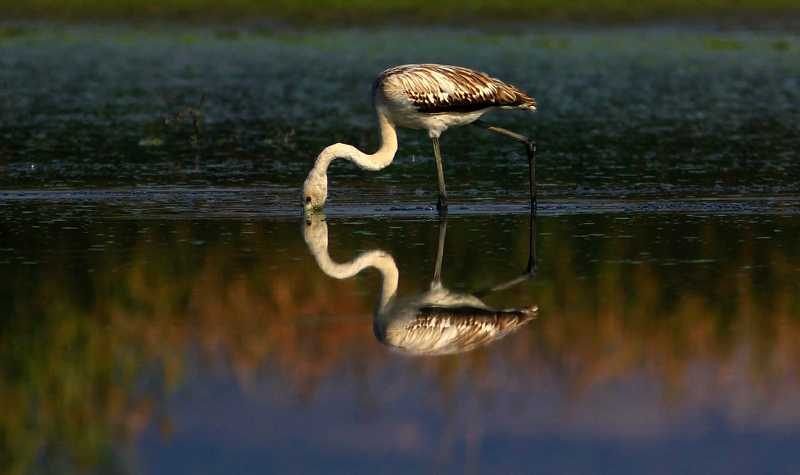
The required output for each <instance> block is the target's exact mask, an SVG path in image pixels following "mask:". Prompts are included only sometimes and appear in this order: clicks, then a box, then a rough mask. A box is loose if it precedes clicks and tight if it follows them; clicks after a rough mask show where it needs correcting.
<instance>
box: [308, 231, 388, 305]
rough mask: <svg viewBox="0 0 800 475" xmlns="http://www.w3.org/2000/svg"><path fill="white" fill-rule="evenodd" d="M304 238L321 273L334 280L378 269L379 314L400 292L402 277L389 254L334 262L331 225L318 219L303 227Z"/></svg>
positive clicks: (373, 253)
mask: <svg viewBox="0 0 800 475" xmlns="http://www.w3.org/2000/svg"><path fill="white" fill-rule="evenodd" d="M303 237H304V238H305V241H306V244H307V245H308V250H309V251H311V254H312V255H313V256H314V259H316V261H317V265H319V268H320V269H322V272H324V273H326V274H327V275H329V276H331V277H333V278H335V279H347V278H350V277H353V276H354V275H356V274H358V273H359V272H361V271H362V270H364V269H366V268H367V267H374V268H375V269H377V270H378V271H379V272H380V273H381V277H382V279H381V280H382V283H381V298H380V306H379V309H378V311H379V312H382V311H383V310H384V309H385V308H386V306H387V305H388V304H389V302H390V301H391V300H392V298H393V297H394V295H395V294H396V293H397V283H398V281H399V279H400V274H399V272H398V270H397V264H395V261H394V258H392V256H391V255H390V254H389V253H387V252H384V251H381V250H377V249H376V250H373V251H367V252H365V253H363V254H360V255H359V256H358V257H356V258H355V259H353V260H351V261H349V262H345V263H341V264H340V263H338V262H334V261H333V259H331V256H330V254H329V252H328V225H327V224H326V223H325V221H324V218H320V217H317V216H315V217H314V218H312V219H310V220H309V221H307V222H306V225H305V227H304V228H303Z"/></svg>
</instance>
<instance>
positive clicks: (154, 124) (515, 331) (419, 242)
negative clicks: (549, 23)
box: [0, 25, 800, 474]
mask: <svg viewBox="0 0 800 475" xmlns="http://www.w3.org/2000/svg"><path fill="white" fill-rule="evenodd" d="M9 31H11V32H12V33H13V34H0V223H2V224H0V281H2V282H3V285H2V286H0V318H1V319H0V407H1V408H2V411H0V473H9V474H24V473H152V474H161V473H164V474H167V473H170V474H171V473H209V474H211V473H265V472H266V473H272V472H278V473H286V472H288V473H296V472H313V473H330V472H334V473H368V472H369V473H372V472H381V473H384V472H385V473H408V472H415V473H417V472H432V473H440V472H443V473H463V472H471V473H481V472H482V473H521V472H524V473H530V472H534V473H643V472H644V473H704V474H705V473H725V474H728V473H787V474H789V473H796V472H797V471H798V470H799V469H800V457H798V455H797V450H796V447H797V446H798V445H800V379H799V378H800V240H798V238H797V236H798V234H799V233H800V165H798V156H797V150H798V147H799V146H800V139H798V137H799V136H800V135H798V132H800V125H799V124H800V121H799V120H798V119H800V111H799V109H798V107H797V105H798V104H800V38H798V37H797V35H796V34H795V33H793V32H787V31H774V32H765V31H760V32H753V31H718V30H715V29H711V28H707V29H700V28H695V29H687V28H662V27H658V28H656V27H653V28H640V29H619V30H612V29H608V30H606V29H597V30H575V31H573V30H562V29H553V28H530V29H522V28H520V29H518V30H511V31H505V32H498V31H495V30H492V29H488V30H481V31H477V30H475V31H473V30H442V29H434V28H429V29H376V30H325V31H321V32H310V31H309V32H298V31H277V30H276V31H270V30H264V29H241V30H232V29H222V28H220V29H213V28H206V29H188V28H177V27H175V28H166V27H165V28H161V29H157V28H144V27H142V28H136V27H124V28H115V29H111V28H104V27H76V26H70V27H64V26H57V25H21V26H17V27H15V29H13V30H10V29H9V28H5V29H0V33H2V32H9ZM401 40H402V41H401ZM424 61H433V62H445V63H454V64H463V65H467V66H472V67H476V68H480V69H484V70H487V71H489V72H491V73H492V74H495V75H497V76H498V77H501V78H504V79H507V80H508V81H509V82H513V83H516V84H518V85H519V86H521V87H522V88H523V89H525V90H527V91H529V92H531V94H532V95H534V96H535V97H536V98H537V101H538V102H539V105H540V112H537V113H536V114H534V115H527V114H523V113H516V112H508V113H495V114H494V115H492V116H489V117H488V118H490V119H491V120H492V121H494V122H496V123H498V124H500V125H502V126H504V127H508V128H510V129H514V130H519V131H521V132H525V133H529V134H531V135H532V136H534V137H535V138H536V140H537V143H538V146H539V153H538V156H537V159H538V176H539V178H540V187H539V190H540V202H539V208H538V215H537V217H536V219H535V220H531V217H530V215H529V213H528V208H527V196H526V192H527V182H526V179H527V169H526V167H527V163H526V158H525V155H524V153H523V151H522V150H520V149H519V147H517V146H516V145H515V144H513V143H505V142H503V141H502V140H500V139H498V138H496V137H492V136H487V135H485V134H484V133H483V132H482V131H480V130H474V131H473V130H469V129H458V130H453V131H448V132H447V133H446V134H445V135H444V136H443V140H442V148H443V153H444V158H445V167H446V175H447V180H448V191H449V193H450V200H451V206H450V215H449V217H447V218H446V219H442V218H439V217H438V216H437V215H436V212H435V209H434V207H433V204H434V203H435V191H436V181H435V172H434V165H433V159H432V152H431V150H430V144H429V141H428V139H427V138H426V137H425V134H424V133H420V132H414V131H401V132H400V151H399V153H398V156H397V158H396V159H395V163H393V164H392V165H391V166H390V167H388V168H386V169H385V170H383V171H381V172H378V173H371V172H364V171H361V170H358V169H356V168H355V167H353V166H351V165H350V164H346V163H338V162H337V163H336V164H334V165H333V166H332V167H331V169H330V171H331V175H330V190H331V196H330V201H329V204H328V206H327V207H326V214H325V215H314V216H308V217H304V216H302V215H301V209H300V202H299V201H300V193H299V187H300V185H301V183H302V181H303V179H304V178H305V174H306V173H307V171H308V169H309V168H310V166H311V164H312V163H313V158H314V156H315V155H316V154H317V153H318V151H319V150H320V149H321V148H322V147H324V146H326V145H328V144H330V143H333V142H337V141H342V142H348V143H353V144H355V145H357V146H359V147H362V148H366V149H369V148H371V147H374V146H375V144H376V131H375V125H374V119H373V116H372V112H371V109H370V102H369V96H368V91H369V88H370V82H371V79H372V77H374V75H375V73H377V72H378V71H380V70H381V69H383V68H384V67H386V66H388V65H391V64H398V63H407V62H424ZM532 255H534V256H535V260H534V262H535V264H536V266H535V269H534V272H532V273H527V265H528V263H529V261H530V259H531V256H532ZM534 308H536V311H533V309H534ZM432 335H433V336H432ZM434 337H438V339H437V338H434Z"/></svg>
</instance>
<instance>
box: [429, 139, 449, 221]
mask: <svg viewBox="0 0 800 475" xmlns="http://www.w3.org/2000/svg"><path fill="white" fill-rule="evenodd" d="M431 142H433V156H434V157H435V158H436V175H437V178H438V179H439V201H438V202H437V203H436V209H438V210H439V213H447V190H446V189H445V186H444V166H443V164H442V152H441V150H439V137H431Z"/></svg>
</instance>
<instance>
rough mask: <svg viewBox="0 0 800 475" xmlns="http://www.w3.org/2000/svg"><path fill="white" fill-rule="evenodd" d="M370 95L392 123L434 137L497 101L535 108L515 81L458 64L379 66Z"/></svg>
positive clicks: (471, 119) (499, 104)
mask: <svg viewBox="0 0 800 475" xmlns="http://www.w3.org/2000/svg"><path fill="white" fill-rule="evenodd" d="M372 94H373V99H374V101H375V105H376V107H378V108H383V109H384V110H385V113H386V115H387V116H388V117H389V119H390V120H391V121H392V122H393V123H394V124H396V125H398V126H401V127H406V128H409V129H423V130H427V131H428V134H429V135H430V136H431V137H438V136H440V135H441V134H442V132H444V131H445V130H447V129H448V128H450V127H458V126H462V125H467V124H471V123H472V122H475V121H476V120H478V119H479V118H480V117H481V115H483V114H485V113H486V112H488V111H489V110H491V109H492V108H495V107H503V108H521V109H530V110H536V101H535V100H533V98H531V97H530V96H528V95H527V94H525V93H524V92H522V91H520V90H519V89H518V88H517V87H515V86H512V85H510V84H506V83H504V82H503V81H501V80H499V79H495V78H492V77H490V76H489V75H487V74H485V73H482V72H479V71H474V70H472V69H467V68H462V67H459V66H444V65H441V64H406V65H403V66H396V67H394V68H390V69H387V70H386V71H384V72H382V73H381V74H380V75H378V77H377V78H376V79H375V83H374V85H373V88H372Z"/></svg>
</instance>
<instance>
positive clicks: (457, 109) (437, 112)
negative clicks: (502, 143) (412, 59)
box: [303, 64, 536, 210]
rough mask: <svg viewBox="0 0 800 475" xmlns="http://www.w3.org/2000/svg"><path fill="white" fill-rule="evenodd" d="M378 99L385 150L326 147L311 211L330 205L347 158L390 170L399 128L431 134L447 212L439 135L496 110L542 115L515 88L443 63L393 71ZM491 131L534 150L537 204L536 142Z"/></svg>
mask: <svg viewBox="0 0 800 475" xmlns="http://www.w3.org/2000/svg"><path fill="white" fill-rule="evenodd" d="M372 94H373V101H374V105H375V110H376V112H377V115H378V124H379V126H380V130H381V146H380V148H379V149H378V151H377V152H375V153H374V154H365V153H363V152H361V151H360V150H358V149H356V148H355V147H353V146H351V145H346V144H334V145H331V146H329V147H326V148H325V149H324V150H323V151H322V152H321V153H320V154H319V156H318V157H317V160H316V163H315V165H314V168H312V170H311V172H309V175H308V178H307V179H306V182H305V183H304V186H303V200H304V206H305V208H306V209H307V210H309V209H318V208H321V207H322V206H323V205H324V204H325V200H326V199H327V168H328V166H329V165H330V163H331V162H332V161H333V160H334V159H336V158H344V159H347V160H350V161H352V162H353V163H355V164H356V165H357V166H359V167H361V168H364V169H367V170H380V169H382V168H384V167H386V166H388V165H389V164H390V163H391V162H392V160H393V159H394V155H395V153H396V152H397V133H396V127H398V126H399V127H405V128H410V129H422V130H426V131H427V132H428V136H429V137H430V138H431V140H432V142H433V147H434V156H435V158H436V165H437V176H438V180H439V205H440V209H442V207H443V206H444V207H445V208H446V192H445V186H444V171H443V165H442V159H441V154H440V151H439V136H440V135H441V134H442V133H443V132H444V131H445V130H447V129H448V128H451V127H458V126H463V125H467V124H471V123H474V122H475V121H477V120H478V119H479V118H480V117H481V116H482V115H483V114H485V113H486V112H488V111H490V110H492V109H494V108H516V109H525V110H531V111H535V110H536V101H535V100H534V99H533V98H532V97H530V96H529V95H527V94H526V93H524V92H523V91H521V90H520V89H519V88H517V87H515V86H512V85H510V84H507V83H505V82H503V81H501V80H499V79H496V78H493V77H490V76H489V75H487V74H485V73H482V72H479V71H475V70H472V69H468V68H463V67H459V66H446V65H440V64H407V65H403V66H396V67H393V68H389V69H387V70H385V71H383V72H382V73H381V74H379V75H378V77H377V78H376V79H375V82H374V85H373V89H372ZM487 128H488V129H489V130H492V131H494V132H498V133H500V134H503V135H506V136H509V137H511V138H513V139H515V140H519V141H523V142H525V143H526V144H527V145H528V150H529V152H528V156H529V161H530V162H531V203H532V204H533V196H534V194H533V171H532V170H533V168H532V167H533V164H532V160H533V143H532V142H531V141H530V140H528V139H527V138H526V137H524V136H522V135H519V134H515V133H514V132H510V131H507V130H505V129H501V128H498V127H487Z"/></svg>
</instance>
